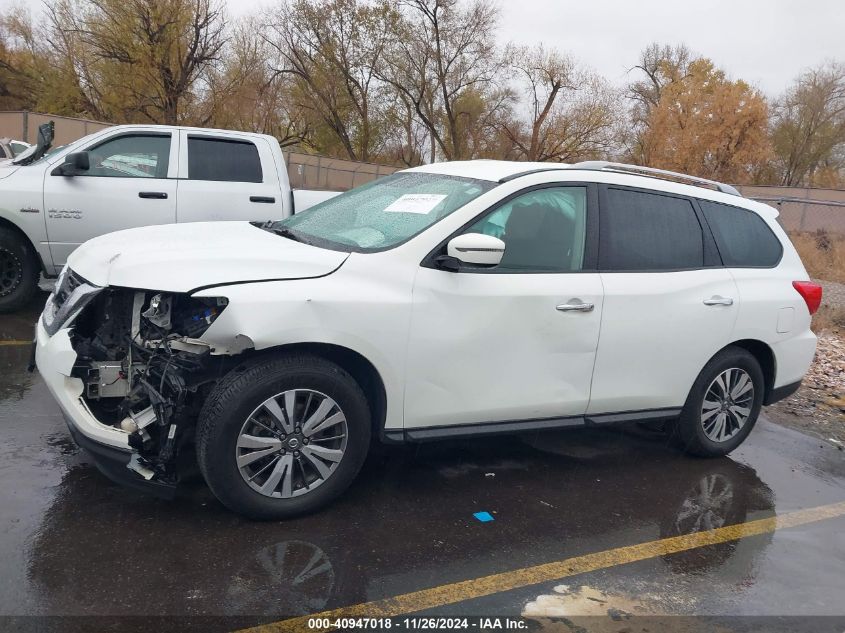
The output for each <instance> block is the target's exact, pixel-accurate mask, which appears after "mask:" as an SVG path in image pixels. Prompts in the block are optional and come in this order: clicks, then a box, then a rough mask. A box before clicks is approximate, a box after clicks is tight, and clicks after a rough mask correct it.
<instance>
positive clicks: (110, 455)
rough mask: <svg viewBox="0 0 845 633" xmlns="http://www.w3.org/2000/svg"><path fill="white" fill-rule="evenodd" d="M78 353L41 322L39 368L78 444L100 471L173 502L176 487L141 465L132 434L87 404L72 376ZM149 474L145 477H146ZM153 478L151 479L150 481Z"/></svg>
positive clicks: (64, 335)
mask: <svg viewBox="0 0 845 633" xmlns="http://www.w3.org/2000/svg"><path fill="white" fill-rule="evenodd" d="M76 356H77V355H76V351H75V350H74V349H73V346H72V344H71V341H70V330H69V329H67V328H65V329H61V330H59V331H58V332H56V333H55V334H54V335H53V336H49V335H48V334H47V331H46V330H45V329H44V325H43V323H42V321H41V319H39V321H38V325H37V326H36V337H35V364H36V366H37V367H38V371H39V373H40V374H41V376H42V377H43V379H44V382H45V384H46V385H47V388H48V389H49V390H50V393H51V394H52V395H53V397H54V398H55V399H56V402H57V403H58V404H59V407H60V408H61V410H62V413H63V415H64V417H65V421H66V422H67V425H68V428H69V429H70V433H71V435H72V436H73V439H74V441H75V442H76V443H77V444H78V445H79V446H80V447H81V448H83V449H85V450H86V451H87V452H88V453H89V454H90V456H91V457H92V459H93V460H94V463H95V465H96V466H97V468H98V469H99V470H100V471H101V472H102V473H103V474H104V475H106V476H107V477H109V478H110V479H112V480H113V481H115V482H117V483H119V484H122V485H125V486H129V487H132V488H136V489H139V490H143V491H144V492H147V493H152V494H155V495H157V496H161V497H165V498H172V497H173V495H174V494H175V492H176V484H175V483H174V482H171V481H161V480H158V479H157V478H155V477H153V476H150V475H151V473H149V472H145V471H146V469H145V468H144V467H143V466H142V465H141V464H140V463H139V461H138V457H139V455H138V452H137V451H135V450H133V449H132V448H131V447H130V446H129V434H128V433H126V432H125V431H122V430H120V429H118V428H115V427H112V426H107V425H105V424H102V423H101V422H100V421H99V420H97V418H96V417H95V416H94V415H93V414H92V413H91V411H90V409H89V408H88V406H87V405H86V404H85V401H84V400H83V397H82V395H83V392H84V389H85V385H84V384H83V382H82V380H81V379H79V378H76V377H74V376H72V375H71V374H72V371H73V366H74V363H75V362H76ZM142 473H145V474H142ZM148 477H149V478H148Z"/></svg>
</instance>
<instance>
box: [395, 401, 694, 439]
mask: <svg viewBox="0 0 845 633" xmlns="http://www.w3.org/2000/svg"><path fill="white" fill-rule="evenodd" d="M680 414H681V408H680V407H670V408H664V409H643V410H640V411H620V412H617V413H597V414H590V415H586V416H584V415H574V416H565V417H559V418H539V419H530V420H505V421H503V422H478V423H475V424H454V425H448V426H430V427H422V428H413V429H382V431H381V440H382V442H384V443H385V444H401V443H404V442H430V441H436V440H450V439H458V438H465V437H480V436H486V435H511V434H518V433H529V432H532V431H548V430H554V429H567V428H578V427H584V426H599V425H604V424H619V423H625V422H643V421H646V420H666V419H671V418H676V417H678V416H679V415H680Z"/></svg>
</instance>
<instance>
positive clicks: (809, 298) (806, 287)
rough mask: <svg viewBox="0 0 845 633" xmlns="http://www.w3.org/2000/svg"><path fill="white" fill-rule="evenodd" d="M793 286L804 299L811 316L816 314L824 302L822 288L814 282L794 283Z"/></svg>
mask: <svg viewBox="0 0 845 633" xmlns="http://www.w3.org/2000/svg"><path fill="white" fill-rule="evenodd" d="M792 286H793V288H795V289H796V290H797V291H798V294H799V295H801V298H802V299H804V303H806V304H807V309H808V310H809V311H810V314H815V313H816V310H818V309H819V306H820V305H821V302H822V287H821V286H820V285H819V284H814V283H813V282H812V281H793V282H792Z"/></svg>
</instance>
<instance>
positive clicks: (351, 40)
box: [263, 0, 396, 161]
mask: <svg viewBox="0 0 845 633" xmlns="http://www.w3.org/2000/svg"><path fill="white" fill-rule="evenodd" d="M395 19H396V14H395V12H394V11H393V10H392V9H391V7H390V6H389V4H387V3H385V4H382V5H372V4H369V3H364V2H361V1H360V0H320V1H318V2H309V1H307V0H293V1H292V2H290V3H286V4H283V5H282V6H281V7H280V8H279V9H278V10H277V11H276V12H275V13H274V14H273V15H272V16H271V18H270V20H269V21H270V26H269V28H268V29H267V30H266V31H265V33H264V35H263V37H264V38H265V40H266V41H267V42H268V43H269V44H270V46H271V47H272V48H273V49H274V51H275V53H276V56H277V59H276V63H275V66H274V72H275V74H276V75H287V76H290V77H292V78H294V79H295V80H296V82H297V84H298V86H299V87H300V89H301V93H302V97H303V98H302V99H301V101H300V105H301V107H303V108H306V109H310V110H311V111H312V112H313V114H314V115H315V117H316V119H318V120H319V121H320V123H321V124H322V126H324V127H326V128H328V129H329V130H330V131H331V132H332V133H333V134H334V136H335V137H336V138H337V140H338V141H339V143H340V144H341V146H342V148H343V151H344V152H345V154H346V155H347V157H348V158H350V159H353V160H364V161H367V160H370V159H371V158H372V157H373V155H374V154H376V153H377V152H378V151H379V149H380V146H381V144H382V142H383V138H382V136H383V129H382V127H383V123H384V121H383V117H384V116H385V106H384V103H383V100H384V94H383V92H384V91H383V85H382V84H381V82H380V81H379V80H378V78H377V77H376V74H375V68H376V67H377V66H378V64H379V63H380V59H381V56H382V54H383V52H384V49H385V46H386V44H387V42H388V41H389V40H390V39H391V37H392V34H393V29H392V24H393V21H394V20H395Z"/></svg>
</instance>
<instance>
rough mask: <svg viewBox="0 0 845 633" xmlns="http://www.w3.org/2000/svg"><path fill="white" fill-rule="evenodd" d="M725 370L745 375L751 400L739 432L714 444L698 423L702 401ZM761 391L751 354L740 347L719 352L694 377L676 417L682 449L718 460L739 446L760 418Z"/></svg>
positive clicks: (761, 380)
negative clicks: (747, 378) (737, 371)
mask: <svg viewBox="0 0 845 633" xmlns="http://www.w3.org/2000/svg"><path fill="white" fill-rule="evenodd" d="M729 369H740V370H742V371H744V372H745V373H746V374H748V376H749V377H750V379H751V383H752V385H753V389H754V391H753V400H751V401H750V403H749V404H750V407H748V408H749V409H750V413H749V415H748V418H747V419H746V420H745V422H744V424H743V425H742V426H741V427H740V428H739V430H738V431H737V432H736V433H735V434H734V435H733V436H731V437H730V438H728V439H725V440H724V441H714V440H712V439H711V438H710V437H708V436H707V433H706V432H705V426H704V423H703V422H702V408H703V406H704V398H705V395H706V394H707V391H708V389H709V388H710V386H711V384H712V383H713V381H714V380H715V379H716V378H717V376H719V375H720V374H722V372H725V371H727V370H729ZM764 389H765V381H764V378H763V370H762V369H760V364H759V363H758V362H757V359H756V358H754V356H752V355H751V353H749V352H748V351H746V350H744V349H742V348H740V347H727V348H725V349H724V350H722V351H721V352H719V353H718V354H717V355H716V356H715V357H713V358H712V359H711V360H710V362H708V363H707V365H705V367H704V369H702V370H701V373H700V374H699V375H698V378H696V380H695V383H694V384H693V386H692V389H691V390H690V393H689V396H688V397H687V401H686V403H685V404H684V408H683V410H682V411H681V416H680V418H678V423H677V426H676V427H675V436H676V439H677V440H678V441H679V442H680V445H681V447H682V448H683V450H685V451H686V452H688V453H690V454H692V455H697V456H699V457H721V456H722V455H727V454H728V453H730V452H731V451H732V450H734V449H735V448H736V447H737V446H739V445H740V444H742V442H743V441H745V438H746V437H748V434H749V433H751V429H753V428H754V424H755V423H756V422H757V417H758V416H759V415H760V408H761V407H762V406H763V395H764V394H763V392H764Z"/></svg>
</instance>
